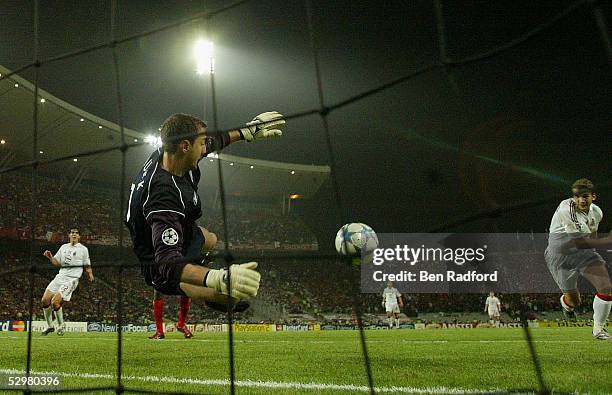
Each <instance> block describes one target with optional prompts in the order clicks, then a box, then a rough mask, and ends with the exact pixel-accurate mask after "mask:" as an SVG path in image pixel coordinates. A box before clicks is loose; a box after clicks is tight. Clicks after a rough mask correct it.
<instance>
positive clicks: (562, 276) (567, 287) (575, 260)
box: [544, 248, 605, 292]
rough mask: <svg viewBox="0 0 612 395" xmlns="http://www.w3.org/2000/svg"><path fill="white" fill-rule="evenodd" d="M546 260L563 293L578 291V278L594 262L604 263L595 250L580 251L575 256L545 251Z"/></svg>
mask: <svg viewBox="0 0 612 395" xmlns="http://www.w3.org/2000/svg"><path fill="white" fill-rule="evenodd" d="M544 260H545V261H546V265H547V266H548V270H549V271H550V273H551V274H552V276H553V279H554V280H555V282H556V283H557V285H558V286H559V288H560V289H561V291H563V292H572V291H577V290H578V277H579V276H581V275H582V273H583V272H584V270H585V269H586V268H587V267H589V265H591V264H592V263H594V262H598V261H599V262H604V263H605V261H604V260H603V258H602V257H601V255H599V254H598V253H597V252H595V251H593V250H579V251H578V252H576V253H573V254H569V255H566V254H559V253H556V252H554V251H550V250H549V249H548V248H547V249H546V251H544Z"/></svg>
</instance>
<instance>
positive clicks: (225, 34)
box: [0, 0, 612, 232]
mask: <svg viewBox="0 0 612 395" xmlns="http://www.w3.org/2000/svg"><path fill="white" fill-rule="evenodd" d="M31 3H32V2H29V1H27V2H22V1H0V10H1V11H0V64H2V65H3V66H5V67H8V68H10V69H15V68H17V67H20V66H22V65H24V64H27V63H30V62H31V61H32V56H33V45H32V43H33V33H32V31H33V22H32V21H33V6H32V4H31ZM312 3H313V23H314V28H315V39H316V41H317V46H318V48H319V56H320V61H321V75H322V86H323V92H324V98H325V103H326V104H327V105H330V104H334V103H337V102H339V101H341V100H344V99H347V98H349V97H351V96H353V95H356V94H359V93H361V92H364V91H367V90H369V89H372V88H375V87H377V86H380V85H382V84H385V83H387V82H389V81H392V80H394V79H397V78H399V77H401V76H404V75H407V74H409V73H410V72H412V71H414V70H417V69H418V68H420V67H422V66H425V65H428V64H432V63H434V62H436V61H437V60H438V59H439V47H438V34H437V30H436V18H435V8H434V3H433V1H417V2H400V1H396V2H391V1H383V2H378V1H375V2H369V3H367V4H366V3H365V2H355V1H335V2H327V1H313V2H312ZM362 3H363V4H362ZM443 3H445V4H444V17H445V27H446V33H447V53H448V56H449V57H450V58H451V59H457V58H462V57H465V56H469V55H472V54H475V53H479V52H482V51H485V50H487V49H491V48H493V47H496V46H499V45H503V44H505V43H507V42H508V41H510V40H512V39H515V38H516V37H519V36H520V35H521V34H523V33H525V32H527V31H529V30H531V29H533V28H534V27H536V26H538V25H540V24H542V23H543V22H545V21H546V20H547V19H548V18H550V17H551V16H553V15H555V14H557V13H558V12H560V11H561V10H563V9H564V8H565V7H567V6H568V5H570V4H572V2H570V1H538V2H533V1H516V2H501V1H500V2H482V1H481V2H455V1H444V2H443ZM596 3H597V2H596ZM604 3H606V2H599V5H600V6H601V7H602V9H603V12H604V15H605V17H606V18H607V22H608V26H612V8H611V7H610V4H609V3H608V4H604ZM118 4H119V6H118V8H119V10H118V21H117V33H116V36H117V37H118V38H122V37H125V36H128V35H131V34H136V33H139V32H142V31H146V30H149V29H153V28H156V27H160V26H163V25H165V24H168V23H171V22H174V21H177V20H179V19H181V18H185V17H189V16H191V15H193V14H194V13H197V12H201V11H206V10H212V9H215V8H218V7H220V6H223V5H224V4H227V3H225V2H221V1H210V2H208V1H129V2H128V1H118ZM109 21H110V2H107V1H74V2H71V1H56V2H41V9H40V39H41V42H40V58H43V59H44V58H47V57H50V56H54V55H58V54H61V53H64V52H67V51H70V50H75V49H78V48H84V47H87V46H91V45H95V44H99V43H103V42H106V41H108V40H109V39H110V22H109ZM208 29H209V31H210V32H211V35H210V38H212V40H213V41H214V42H215V58H216V60H215V61H216V71H215V82H216V89H217V100H218V106H219V122H220V125H219V126H220V128H229V127H235V126H240V125H241V124H243V123H244V122H246V121H248V120H250V119H251V118H252V117H253V116H254V115H256V114H258V113H260V112H263V111H269V110H278V111H280V112H282V113H284V114H292V113H296V112H300V111H304V110H309V109H313V108H317V107H318V106H319V101H318V100H319V99H318V93H317V82H316V74H315V67H314V61H313V56H312V52H311V49H310V44H309V31H308V24H307V17H306V11H305V6H304V2H301V1H289V2H285V1H272V0H262V1H250V2H247V3H246V4H243V5H240V6H238V7H236V8H234V9H232V10H230V11H228V12H225V13H222V14H219V15H217V16H215V17H214V18H212V19H211V20H210V23H209V25H208ZM203 30H204V22H203V21H200V22H195V23H191V24H189V25H185V26H183V27H180V28H177V29H173V30H170V31H167V32H164V33H160V34H156V35H152V36H149V37H145V38H141V39H138V40H134V41H131V42H128V43H125V44H121V45H120V46H119V47H118V53H119V62H120V69H121V71H120V72H121V85H122V94H123V98H124V113H125V115H124V120H125V123H126V126H128V127H129V128H132V129H136V130H139V131H142V132H149V131H151V132H152V131H155V130H156V129H157V127H159V125H160V124H161V123H162V122H163V120H164V119H165V118H166V117H167V116H168V115H170V114H172V113H175V112H186V113H192V114H194V115H198V116H203V117H204V119H206V120H211V118H212V117H211V115H210V107H209V106H210V96H209V95H210V90H209V85H208V82H207V79H206V78H203V77H202V76H198V75H196V73H195V64H194V61H193V59H192V58H191V47H192V45H193V42H194V41H195V39H196V38H197V37H201V36H203ZM608 31H610V28H609V27H608ZM611 68H612V64H610V63H609V62H608V57H607V53H606V49H605V46H604V44H603V41H602V37H601V35H600V31H599V30H598V29H597V25H596V23H595V18H594V16H593V13H592V9H591V6H589V5H584V6H581V7H579V8H578V9H577V10H576V11H574V12H572V13H571V14H570V15H568V16H567V17H565V18H563V19H562V20H560V21H559V22H558V23H556V24H555V25H554V26H552V27H550V28H548V29H547V30H545V31H544V32H542V33H540V34H538V35H537V36H535V37H533V38H531V39H530V40H529V41H527V42H525V43H523V44H521V45H519V46H517V47H515V48H512V49H509V50H507V51H505V52H503V53H502V54H500V55H497V56H495V57H492V58H489V59H487V60H483V61H480V62H476V63H472V64H468V65H464V66H457V67H450V68H448V69H446V70H444V69H441V68H440V69H437V70H435V71H433V72H430V73H427V74H424V75H421V76H419V77H416V78H414V79H412V80H410V81H406V82H403V83H401V84H399V85H396V86H395V87H393V88H391V89H389V90H386V91H384V92H382V93H379V94H376V95H373V96H370V97H368V98H366V99H364V100H362V101H360V102H357V103H354V104H351V105H349V106H347V107H344V108H342V109H340V110H338V111H335V112H332V113H331V114H330V115H329V117H328V120H329V126H330V132H331V139H332V144H333V148H334V153H335V157H336V161H337V165H338V168H337V175H338V182H339V186H340V194H341V199H342V204H343V206H344V207H345V217H344V218H345V219H347V220H348V221H350V222H354V221H361V222H366V223H368V224H370V225H371V226H372V227H374V229H375V230H377V231H379V232H416V231H427V230H430V229H433V228H436V227H439V226H441V225H442V224H444V223H446V222H452V221H453V220H455V219H460V218H462V217H465V216H468V215H470V214H471V213H475V212H480V211H486V210H492V209H495V208H497V207H504V206H507V205H511V204H514V203H517V202H521V201H528V200H538V199H544V198H547V197H550V198H552V199H553V200H554V199H555V198H558V200H561V199H562V198H564V197H565V195H567V194H568V193H567V191H568V189H569V187H568V185H567V184H568V183H569V184H571V182H573V180H574V179H576V178H580V177H588V178H591V179H592V180H593V181H594V182H595V183H596V184H600V185H603V184H607V185H610V181H611V180H612V167H611V166H610V163H609V160H610V153H611V152H612V149H611V144H610V135H611V133H610V132H611V131H612V111H611V109H612V99H611V92H612V78H611V76H612V69H611ZM21 75H22V76H23V77H25V78H31V76H32V73H31V72H30V71H27V72H24V73H21ZM40 86H41V87H42V88H43V89H45V90H47V91H49V92H50V93H52V94H53V95H55V96H57V97H59V98H61V99H63V100H65V101H67V102H69V103H71V104H73V105H75V106H77V107H80V108H82V109H84V110H86V111H88V112H90V113H93V114H95V115H97V116H99V117H101V118H105V119H108V120H110V121H112V122H117V121H118V117H117V106H116V94H115V90H114V88H115V85H114V74H113V68H112V57H111V51H110V49H103V50H99V51H96V52H93V53H89V54H85V55H81V56H78V57H76V58H72V59H69V60H64V61H60V62H57V63H53V64H50V65H48V66H47V65H45V66H43V67H42V68H41V76H40ZM205 102H206V103H207V105H208V107H207V111H206V113H204V105H205V104H204V103H205ZM0 104H1V103H0ZM228 153H231V154H235V155H242V156H246V157H253V158H259V159H269V160H279V161H287V162H297V163H306V164H310V163H314V164H328V163H329V156H328V150H327V148H326V145H325V135H324V132H323V127H322V123H321V120H320V117H319V116H318V115H316V116H309V117H306V118H302V119H298V120H294V121H291V122H290V123H289V124H288V125H287V128H286V133H285V136H284V137H283V138H282V139H280V140H278V141H274V142H269V143H260V144H253V145H247V144H235V145H233V146H232V147H231V148H229V149H228ZM331 191H332V189H331V185H330V183H328V184H327V185H325V186H324V187H323V188H322V190H321V191H320V193H319V195H318V196H317V197H316V198H315V199H314V200H313V201H310V202H304V203H303V204H302V207H300V210H301V211H302V212H303V213H304V214H305V218H307V220H308V221H310V222H311V223H318V224H319V227H320V229H319V230H320V231H325V232H328V231H329V230H330V229H332V228H334V227H337V226H336V225H338V222H339V221H340V219H338V213H337V212H336V211H335V204H334V201H333V195H332V192H331ZM610 196H612V189H610V188H609V187H608V188H607V189H606V188H603V189H602V190H601V193H600V201H599V203H600V206H601V207H602V208H603V210H604V213H610V212H611V211H610V210H612V198H611V197H610ZM557 204H558V202H552V203H550V204H545V205H542V206H538V207H535V208H531V209H528V210H520V211H516V212H513V213H511V214H508V215H502V216H500V217H497V218H492V219H487V220H481V221H476V222H473V223H470V224H467V225H463V226H460V227H456V228H455V229H454V230H458V231H471V232H491V231H498V232H511V231H529V230H531V229H533V230H535V231H539V232H541V231H544V229H545V228H546V227H547V226H548V222H549V220H550V217H551V216H552V213H553V212H554V209H555V208H556V205H557ZM322 212H323V213H325V215H324V216H323V217H324V218H325V220H322V216H321V213H322ZM607 215H610V214H607ZM604 223H605V224H604V227H606V226H608V225H606V224H609V223H610V222H609V220H608V221H606V214H605V215H604Z"/></svg>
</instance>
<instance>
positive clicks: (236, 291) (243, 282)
mask: <svg viewBox="0 0 612 395" xmlns="http://www.w3.org/2000/svg"><path fill="white" fill-rule="evenodd" d="M255 268H257V262H248V263H243V264H241V265H232V266H230V273H231V276H230V278H231V282H232V286H231V291H232V293H231V295H230V296H232V297H234V298H237V299H241V300H242V299H249V298H252V297H254V296H255V295H257V291H258V290H259V281H260V280H261V274H259V273H258V272H257V271H255ZM227 285H228V284H227V271H226V270H225V269H219V270H214V269H211V270H209V271H208V275H207V276H206V286H207V287H209V288H213V289H216V290H217V291H219V292H221V293H222V294H224V295H227V294H228V291H227V289H228V286H227Z"/></svg>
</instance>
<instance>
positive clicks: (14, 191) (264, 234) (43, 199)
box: [0, 172, 318, 250]
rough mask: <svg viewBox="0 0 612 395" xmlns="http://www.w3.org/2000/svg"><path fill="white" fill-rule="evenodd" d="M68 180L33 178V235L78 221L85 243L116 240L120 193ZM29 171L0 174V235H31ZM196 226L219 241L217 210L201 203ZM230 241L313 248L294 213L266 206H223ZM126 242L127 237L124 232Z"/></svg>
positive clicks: (62, 235) (61, 237) (52, 237)
mask: <svg viewBox="0 0 612 395" xmlns="http://www.w3.org/2000/svg"><path fill="white" fill-rule="evenodd" d="M67 184H68V181H67V180H63V181H59V182H58V180H57V179H50V178H47V177H45V176H39V177H38V179H37V193H36V196H37V198H38V202H39V203H38V205H37V206H36V216H37V218H36V223H37V225H36V231H35V238H36V239H37V240H46V241H50V242H59V241H64V242H66V241H67V233H68V229H69V227H70V226H73V225H75V224H77V225H78V226H79V227H80V230H81V241H82V242H83V243H84V244H100V245H117V243H118V233H119V225H118V219H119V218H121V217H120V215H119V211H118V210H119V209H118V207H119V205H118V204H117V202H118V200H119V195H118V193H117V191H113V190H109V189H106V188H100V187H97V186H91V185H88V186H86V187H85V186H82V187H81V188H78V189H73V190H68V192H66V191H67V188H66V185H67ZM31 185H32V179H31V175H29V174H24V173H19V172H13V173H7V174H3V175H1V176H0V238H9V239H22V240H28V239H30V237H31V229H30V227H31V219H30V218H31V215H30V213H31V204H30V202H31V200H32V188H31ZM203 212H204V215H203V217H202V218H201V221H200V225H201V226H204V227H206V228H208V229H209V230H211V231H212V232H215V233H216V234H217V235H218V236H219V239H220V244H222V235H223V231H222V230H223V225H222V217H221V210H220V209H218V208H216V209H215V208H211V207H208V206H205V207H203ZM227 218H228V232H229V239H230V240H229V241H230V243H232V246H233V247H234V248H236V249H258V250H270V249H282V248H291V249H301V250H316V249H317V248H318V247H317V240H316V237H315V236H314V234H313V232H312V231H310V230H309V229H308V227H307V226H306V224H305V223H304V222H303V221H301V220H300V218H299V217H297V216H295V215H292V214H282V213H280V212H279V210H275V209H273V208H270V207H256V206H254V207H250V208H248V209H245V208H239V207H229V208H228V216H227ZM125 243H126V244H125V245H129V243H130V240H129V237H125Z"/></svg>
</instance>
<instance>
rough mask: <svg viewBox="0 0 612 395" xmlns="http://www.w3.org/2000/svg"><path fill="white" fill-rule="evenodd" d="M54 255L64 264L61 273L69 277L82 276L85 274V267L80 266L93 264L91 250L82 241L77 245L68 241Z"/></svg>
mask: <svg viewBox="0 0 612 395" xmlns="http://www.w3.org/2000/svg"><path fill="white" fill-rule="evenodd" d="M53 257H54V258H55V259H57V260H58V262H59V263H60V265H61V266H62V268H61V269H60V271H59V274H61V275H63V276H67V277H72V278H80V277H81V275H82V274H83V268H82V267H79V266H83V265H85V266H90V265H91V261H90V260H89V250H87V247H85V246H84V245H83V244H81V243H77V244H75V245H72V244H70V243H66V244H64V245H62V246H61V247H60V249H59V250H58V251H57V253H56V254H55V255H54V256H53Z"/></svg>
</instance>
